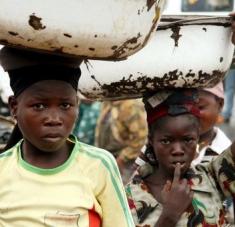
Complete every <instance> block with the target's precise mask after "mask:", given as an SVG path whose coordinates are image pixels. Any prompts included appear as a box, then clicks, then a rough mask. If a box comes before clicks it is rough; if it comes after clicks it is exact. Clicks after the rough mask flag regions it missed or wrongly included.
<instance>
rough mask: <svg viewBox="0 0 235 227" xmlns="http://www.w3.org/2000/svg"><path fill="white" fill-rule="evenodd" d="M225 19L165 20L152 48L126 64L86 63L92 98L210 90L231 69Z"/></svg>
mask: <svg viewBox="0 0 235 227" xmlns="http://www.w3.org/2000/svg"><path fill="white" fill-rule="evenodd" d="M230 26H231V21H230V18H229V17H226V16H219V17H215V16H190V15H187V16H169V15H168V16H163V17H162V20H161V23H160V25H159V26H158V29H157V32H155V34H154V36H153V38H152V39H151V40H150V42H149V43H148V45H147V46H146V47H145V48H143V49H142V50H141V51H139V52H138V53H136V54H135V55H133V56H131V57H129V58H128V59H127V60H124V61H119V62H104V61H88V62H86V63H83V64H82V66H81V68H82V77H81V79H80V84H79V89H80V91H81V92H82V93H83V94H84V95H85V96H87V97H89V98H95V99H113V100H115V99H124V98H134V97H141V96H142V95H143V94H144V93H145V92H147V91H155V90H158V89H160V88H163V87H210V86H213V85H215V84H216V83H218V82H219V81H220V80H222V79H223V77H224V75H225V73H226V71H227V70H228V69H229V67H230V64H231V61H232V56H233V51H234V46H233V44H232V43H231V36H232V31H231V28H230Z"/></svg>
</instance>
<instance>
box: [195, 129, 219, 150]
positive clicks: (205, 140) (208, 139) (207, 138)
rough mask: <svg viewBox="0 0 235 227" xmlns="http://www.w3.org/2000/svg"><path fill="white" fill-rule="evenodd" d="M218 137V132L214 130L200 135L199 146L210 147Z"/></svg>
mask: <svg viewBox="0 0 235 227" xmlns="http://www.w3.org/2000/svg"><path fill="white" fill-rule="evenodd" d="M215 136H216V131H215V129H214V128H212V129H210V130H209V131H207V132H205V133H203V134H202V135H200V140H199V145H202V146H208V145H210V144H211V143H212V141H213V139H214V138H215Z"/></svg>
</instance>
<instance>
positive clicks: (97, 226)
mask: <svg viewBox="0 0 235 227" xmlns="http://www.w3.org/2000/svg"><path fill="white" fill-rule="evenodd" d="M88 213H89V214H88V215H89V227H101V219H100V216H99V215H98V214H97V213H96V212H95V209H94V208H92V210H89V212H88Z"/></svg>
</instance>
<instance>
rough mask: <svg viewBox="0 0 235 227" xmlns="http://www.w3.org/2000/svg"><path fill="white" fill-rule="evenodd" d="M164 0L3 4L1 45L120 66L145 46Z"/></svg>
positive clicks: (44, 0) (38, 0) (15, 0)
mask: <svg viewBox="0 0 235 227" xmlns="http://www.w3.org/2000/svg"><path fill="white" fill-rule="evenodd" d="M164 1H165V0H147V1H146V0H138V1H136V0H20V1H19V0H1V6H0V44H3V45H14V46H17V47H27V48H31V49H34V50H39V51H46V52H50V53H56V54H69V55H74V56H79V57H89V58H93V59H105V60H117V59H123V58H126V57H127V56H129V55H131V54H134V53H135V52H137V51H138V50H140V49H141V48H143V47H144V46H145V44H146V43H147V41H148V39H149V37H150V35H151V34H152V33H153V31H154V29H155V28H156V26H157V23H158V21H159V18H160V15H161V11H162V5H163V3H164Z"/></svg>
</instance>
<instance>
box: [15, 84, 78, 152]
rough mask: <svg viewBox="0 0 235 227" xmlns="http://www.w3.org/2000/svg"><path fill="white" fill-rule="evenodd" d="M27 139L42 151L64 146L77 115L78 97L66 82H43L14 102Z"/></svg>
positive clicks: (51, 150) (31, 87)
mask: <svg viewBox="0 0 235 227" xmlns="http://www.w3.org/2000/svg"><path fill="white" fill-rule="evenodd" d="M11 107H12V112H13V114H14V115H15V116H16V119H17V123H18V126H19V128H20V130H21V132H22V134H23V136H24V139H25V141H26V142H27V141H28V142H29V143H31V144H32V145H33V146H34V147H36V148H37V149H39V150H42V151H46V152H53V151H57V150H59V149H61V148H62V147H63V146H64V145H65V141H66V139H67V138H68V136H69V134H70V133H71V131H72V129H73V126H74V122H75V120H76V118H77V109H78V108H77V96H76V91H75V90H74V89H73V88H72V86H71V85H70V84H68V83H66V82H63V81H56V80H47V81H40V82H37V83H35V84H33V85H32V86H30V87H29V88H27V89H26V90H25V91H24V92H23V93H22V94H20V95H19V97H18V98H17V99H16V100H15V102H13V103H11Z"/></svg>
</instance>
